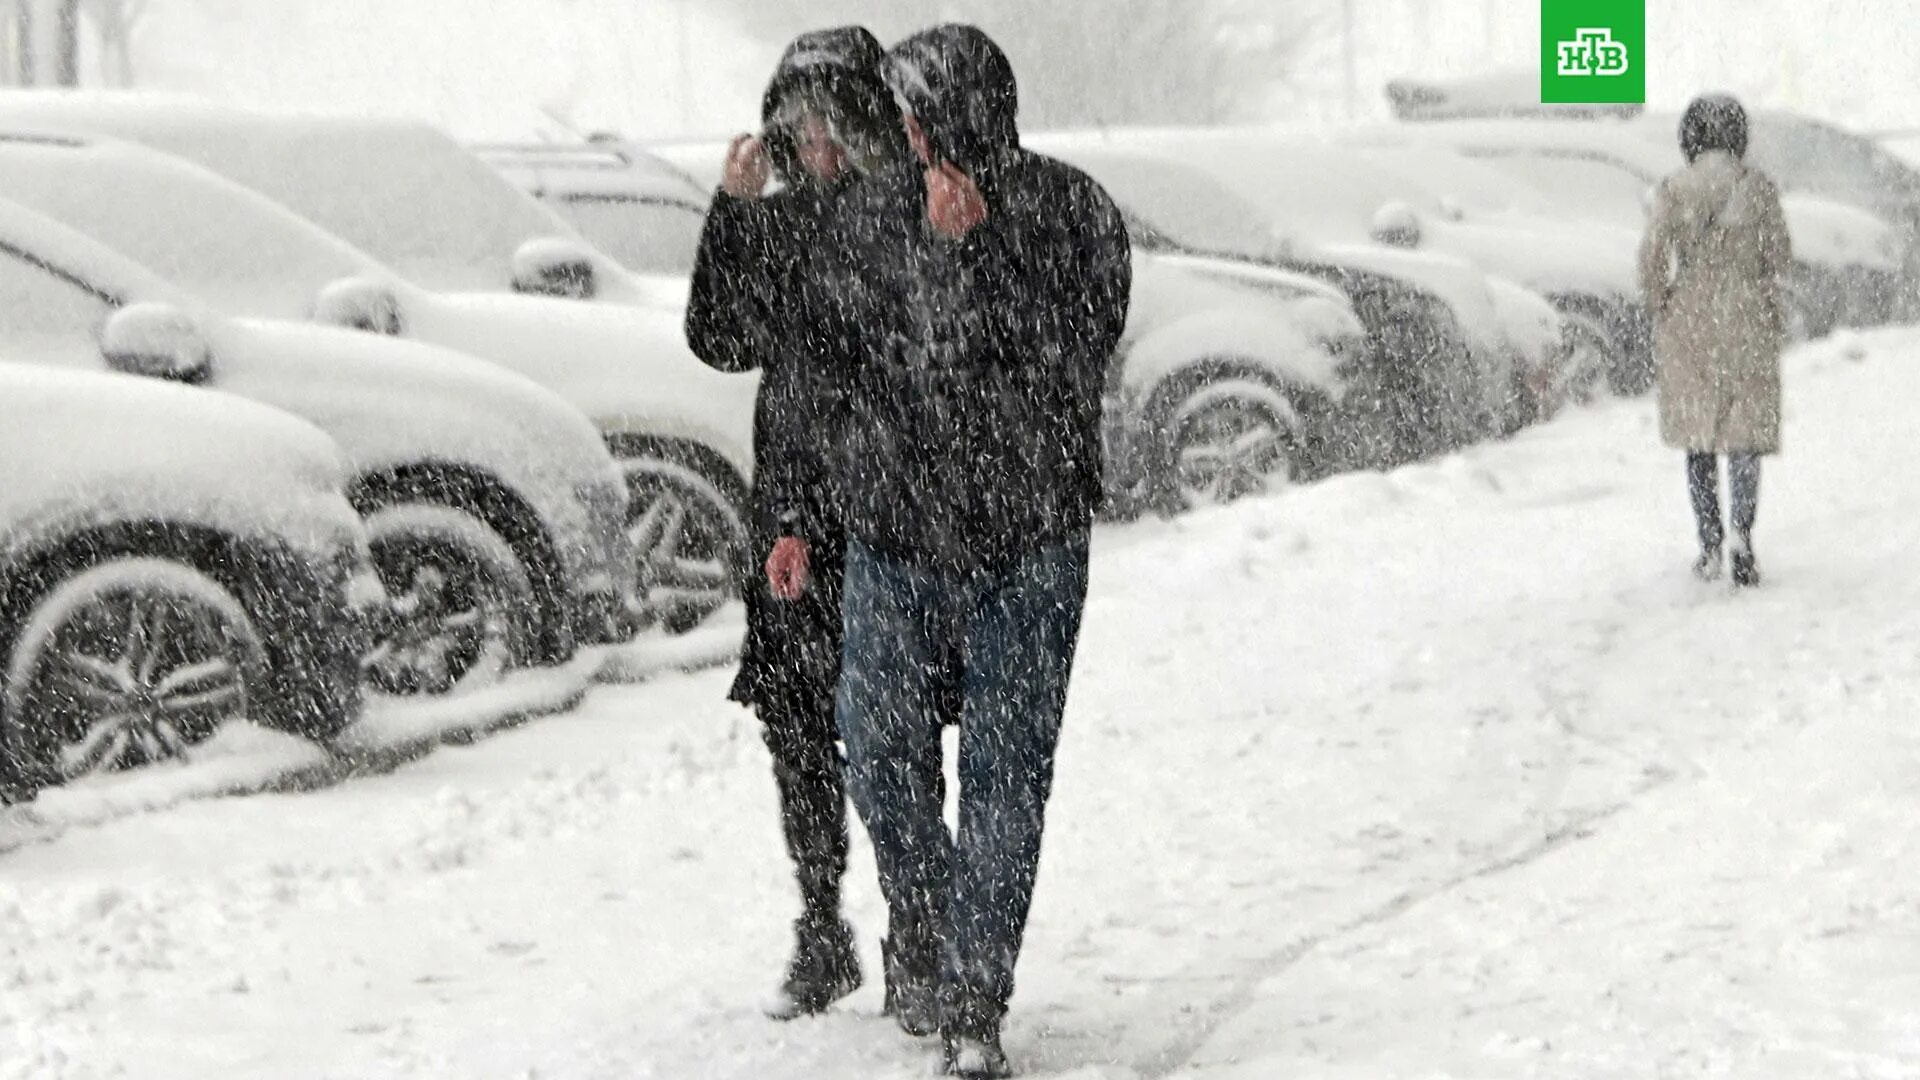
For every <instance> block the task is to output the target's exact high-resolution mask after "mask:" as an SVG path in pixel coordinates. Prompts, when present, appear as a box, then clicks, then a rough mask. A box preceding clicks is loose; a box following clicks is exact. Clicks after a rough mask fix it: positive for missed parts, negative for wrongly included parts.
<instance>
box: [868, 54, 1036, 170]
mask: <svg viewBox="0 0 1920 1080" xmlns="http://www.w3.org/2000/svg"><path fill="white" fill-rule="evenodd" d="M886 80H887V85H888V86H889V87H891V88H892V89H893V92H894V94H895V95H897V96H898V97H899V99H900V100H901V101H902V102H904V103H905V105H906V107H907V109H908V110H910V111H911V112H912V113H913V115H914V116H915V117H917V118H918V119H919V121H920V129H921V130H922V131H924V132H925V133H926V135H927V140H928V141H929V142H930V143H932V144H933V148H934V152H935V153H936V154H938V155H939V156H940V157H941V158H943V159H946V160H949V161H952V162H953V163H954V164H956V165H959V166H960V167H961V168H962V169H965V170H966V171H968V172H969V173H972V172H977V171H979V170H982V169H989V168H991V166H992V164H993V162H994V160H995V159H996V158H997V157H999V156H1000V155H1001V154H1004V153H1005V152H1007V151H1009V150H1013V149H1017V148H1018V147H1019V145H1020V128H1019V125H1018V124H1017V123H1016V118H1017V116H1018V114H1019V111H1020V89H1019V85H1018V83H1016V82H1015V80H1014V77H1013V65H1012V64H1010V63H1008V62H1007V54H1006V53H1004V52H1001V51H1000V46H998V45H996V44H994V41H993V39H992V38H990V37H988V36H987V35H986V33H985V32H984V31H982V30H980V29H979V28H978V27H973V26H965V25H961V24H958V23H949V24H947V25H945V26H936V27H934V28H933V29H931V30H922V31H920V32H919V33H917V34H915V35H913V36H912V37H909V38H907V39H906V40H905V41H902V42H900V44H898V45H895V46H894V47H893V48H892V49H891V50H890V51H889V52H888V53H887V63H886Z"/></svg>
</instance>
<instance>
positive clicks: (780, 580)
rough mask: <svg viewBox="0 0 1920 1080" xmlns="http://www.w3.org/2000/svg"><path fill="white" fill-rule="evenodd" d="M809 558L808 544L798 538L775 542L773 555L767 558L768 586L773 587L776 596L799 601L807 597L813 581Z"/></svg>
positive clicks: (791, 537) (789, 537)
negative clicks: (808, 587) (808, 564)
mask: <svg viewBox="0 0 1920 1080" xmlns="http://www.w3.org/2000/svg"><path fill="white" fill-rule="evenodd" d="M809 558H810V553H809V552H808V550H807V542H806V541H805V540H802V539H800V538H799V537H797V536H783V537H781V538H780V539H778V540H776V541H774V542H773V553H772V554H771V555H768V556H767V584H769V585H771V586H772V587H773V595H774V596H777V597H779V598H780V599H782V600H798V599H800V598H801V597H803V596H805V595H807V586H808V585H809V584H810V583H811V581H812V572H811V571H810V570H809V569H808V566H807V563H808V560H809Z"/></svg>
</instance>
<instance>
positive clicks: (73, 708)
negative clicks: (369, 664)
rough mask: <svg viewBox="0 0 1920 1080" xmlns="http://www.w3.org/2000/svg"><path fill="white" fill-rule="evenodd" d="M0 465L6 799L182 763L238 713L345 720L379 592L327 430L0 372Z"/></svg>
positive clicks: (208, 402)
mask: <svg viewBox="0 0 1920 1080" xmlns="http://www.w3.org/2000/svg"><path fill="white" fill-rule="evenodd" d="M8 313H9V314H12V311H11V309H10V308H9V309H8ZM16 347H30V346H22V345H20V343H15V342H11V341H9V343H8V348H9V349H13V348H16ZM175 359H177V358H175ZM0 461H4V462H5V463H6V467H7V475H6V480H5V482H4V483H0V665H3V666H0V799H4V800H5V801H21V800H24V799H28V798H31V797H32V796H33V794H34V793H35V792H37V791H38V790H39V789H41V788H44V787H46V786H49V785H52V784H58V783H61V782H64V781H66V780H71V779H75V778H78V777H80V776H84V775H88V774H91V773H94V772H98V771H102V770H105V769H111V768H117V767H126V766H134V765H140V764H144V763H146V762H149V761H154V760H158V759H162V758H167V757H173V756H176V755H178V754H180V753H182V752H183V751H185V750H187V749H188V748H189V747H191V746H193V745H194V744H196V743H199V742H201V741H204V740H205V739H207V738H208V737H210V736H211V735H212V734H213V733H214V731H215V730H216V729H218V728H219V727H220V726H221V725H223V724H225V723H226V722H227V721H229V720H232V719H235V718H239V717H246V718H248V719H251V720H253V721H254V722H256V723H259V724H261V725H264V726H266V727H270V728H275V729H279V730H283V731H287V732H292V733H295V734H298V735H303V736H307V737H310V738H315V739H326V738H329V737H331V736H332V735H334V734H336V733H338V732H339V731H340V730H341V729H342V728H344V727H345V726H346V725H347V724H348V723H350V722H351V721H352V720H353V719H354V717H355V715H356V713H357V711H358V708H359V701H360V692H361V690H360V659H361V654H362V652H363V646H364V640H365V634H366V625H367V622H368V620H369V619H370V618H372V617H373V616H374V615H375V613H376V612H378V611H379V610H381V609H382V608H383V607H384V596H383V594H382V591H381V588H380V583H379V579H378V578H377V577H376V576H375V575H374V573H373V569H372V566H371V564H370V562H369V561H368V552H367V540H366V537H365V535H364V534H363V533H362V532H361V529H360V521H359V518H358V517H357V516H356V514H355V513H354V510H353V507H352V506H350V505H349V504H348V502H347V500H346V498H345V495H344V493H343V491H344V485H345V483H346V475H345V471H344V469H343V468H342V466H341V463H340V460H339V458H338V456H337V454H336V450H335V447H334V445H333V443H332V442H331V441H330V440H329V439H328V438H327V437H326V436H325V435H324V434H322V433H321V432H320V431H319V430H318V429H316V428H314V427H312V426H311V425H309V424H306V423H304V422H302V421H300V420H297V419H295V418H294V417H292V416H289V415H287V414H285V413H282V412H280V411H278V410H275V409H271V408H268V407H266V406H263V405H256V404H254V403H251V402H248V401H244V400H241V399H239V398H235V397H232V396H230V395H225V394H208V393H203V392H200V391H197V390H194V389H191V388H188V387H184V386H170V385H166V384H165V383H162V382H158V381H155V380H151V379H137V378H129V377H127V376H124V375H107V374H96V373H84V372H77V371H56V370H48V369H46V368H41V367H35V366H27V365H12V364H7V365H0Z"/></svg>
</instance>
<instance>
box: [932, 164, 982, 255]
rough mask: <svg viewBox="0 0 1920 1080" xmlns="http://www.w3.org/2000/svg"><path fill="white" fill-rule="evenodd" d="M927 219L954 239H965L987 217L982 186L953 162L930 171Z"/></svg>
mask: <svg viewBox="0 0 1920 1080" xmlns="http://www.w3.org/2000/svg"><path fill="white" fill-rule="evenodd" d="M927 220H928V221H929V222H931V223H932V224H933V227H934V228H935V229H938V230H939V231H940V232H941V233H942V234H944V235H946V236H948V237H951V238H952V239H955V240H965V239H966V238H967V234H968V233H970V232H972V231H973V230H974V229H975V228H976V227H978V226H979V225H980V224H981V223H982V222H984V221H986V220H987V200H986V197H985V196H983V195H981V194H980V187H979V185H977V184H975V183H974V182H973V178H972V177H971V176H968V175H967V174H966V173H964V172H962V171H960V166H958V165H955V164H954V163H953V162H951V161H943V162H941V163H940V164H938V165H936V166H933V167H931V168H929V169H928V170H927Z"/></svg>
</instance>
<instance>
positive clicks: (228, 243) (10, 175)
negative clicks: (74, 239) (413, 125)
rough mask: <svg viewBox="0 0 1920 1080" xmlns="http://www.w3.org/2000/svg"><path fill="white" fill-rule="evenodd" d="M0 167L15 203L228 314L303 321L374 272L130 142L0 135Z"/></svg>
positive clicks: (240, 193) (266, 202)
mask: <svg viewBox="0 0 1920 1080" xmlns="http://www.w3.org/2000/svg"><path fill="white" fill-rule="evenodd" d="M0 173H4V174H5V176H6V178H7V179H6V194H7V196H8V197H10V198H12V199H13V200H14V201H16V202H19V203H21V204H22V205H25V206H28V207H31V208H33V209H35V210H38V211H39V212H41V213H43V214H46V215H47V216H48V217H51V218H53V219H55V220H56V221H60V222H64V223H65V224H67V225H70V226H72V227H73V228H74V229H76V230H78V231H80V232H82V233H85V234H87V235H88V236H91V237H93V238H95V239H97V240H99V241H101V242H103V243H105V244H108V245H110V246H112V247H113V248H115V249H116V250H118V251H120V252H121V253H123V254H125V255H126V256H128V257H129V258H131V259H133V260H134V261H135V262H138V263H140V264H142V265H144V266H146V267H148V268H149V269H151V270H152V271H154V273H156V274H158V275H159V276H160V277H162V278H165V279H166V280H169V281H173V282H176V283H178V284H180V285H181V286H183V287H185V288H186V289H188V290H189V291H192V292H196V293H200V294H201V295H204V296H207V297H209V298H211V299H213V300H215V301H216V302H218V303H220V304H221V305H222V306H224V307H228V308H230V309H232V310H237V311H248V312H258V313H271V314H276V315H280V316H283V317H288V318H304V317H305V316H306V315H307V314H308V311H309V309H310V308H311V306H312V304H313V301H314V298H315V297H316V296H318V295H319V292H320V290H321V289H322V288H323V287H325V286H326V285H327V284H328V283H330V282H333V281H337V280H339V279H341V278H345V277H349V276H352V275H356V274H366V273H370V272H373V273H380V272H382V271H381V270H380V268H379V267H378V266H377V265H376V264H374V263H372V262H371V261H370V260H368V259H367V258H366V257H365V256H363V255H361V254H360V253H359V252H357V251H355V250H354V249H352V248H351V247H348V246H347V245H345V244H342V243H340V242H338V241H337V240H334V239H333V238H331V237H329V236H327V235H326V234H325V233H323V232H321V231H320V230H318V229H316V228H314V227H313V226H312V225H311V224H309V223H308V222H306V221H303V220H301V219H300V218H298V217H295V216H294V215H292V214H290V213H288V212H287V211H286V209H285V208H283V207H281V206H278V205H276V204H275V203H274V202H273V201H272V200H270V199H267V198H265V197H264V196H261V195H259V194H258V193H256V192H252V191H248V190H246V189H244V188H241V187H239V186H237V185H235V184H232V183H230V182H228V181H226V180H223V179H221V178H220V177H218V176H215V175H213V174H211V173H209V172H207V171H205V170H204V169H200V168H197V167H195V166H192V165H190V164H188V163H186V162H183V161H179V160H177V159H174V158H170V157H168V156H166V155H164V154H159V153H155V152H153V151H150V150H145V149H143V148H140V147H137V146H132V145H129V144H124V143H115V142H111V141H91V140H78V139H75V140H52V139H38V138H20V137H10V136H0ZM105 192H120V193H129V192H137V193H138V197H106V196H105V195H104V194H103V193H105Z"/></svg>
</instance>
